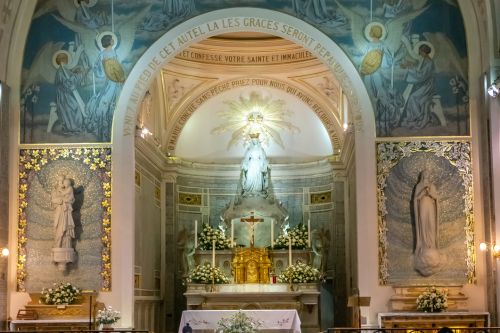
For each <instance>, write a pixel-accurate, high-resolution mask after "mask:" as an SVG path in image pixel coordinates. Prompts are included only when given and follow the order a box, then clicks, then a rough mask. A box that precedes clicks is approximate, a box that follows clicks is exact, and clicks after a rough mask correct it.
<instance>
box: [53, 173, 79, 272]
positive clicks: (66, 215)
mask: <svg viewBox="0 0 500 333" xmlns="http://www.w3.org/2000/svg"><path fill="white" fill-rule="evenodd" d="M74 202H75V195H74V190H73V186H72V184H71V179H69V178H66V176H63V175H61V176H59V177H58V180H57V185H56V187H55V189H54V190H53V191H52V193H51V204H52V206H53V207H54V206H55V211H54V239H55V242H54V247H53V248H52V261H54V262H55V263H56V264H57V267H58V269H59V270H60V271H65V270H66V264H67V263H70V262H74V261H75V257H76V253H75V250H74V248H73V239H75V222H74V220H73V216H72V213H73V203H74Z"/></svg>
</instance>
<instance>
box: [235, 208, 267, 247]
mask: <svg viewBox="0 0 500 333" xmlns="http://www.w3.org/2000/svg"><path fill="white" fill-rule="evenodd" d="M254 214H255V213H254V212H251V213H250V217H242V218H241V219H240V221H241V222H246V223H249V224H250V247H253V246H254V244H255V223H256V222H264V219H262V218H257V217H255V216H254Z"/></svg>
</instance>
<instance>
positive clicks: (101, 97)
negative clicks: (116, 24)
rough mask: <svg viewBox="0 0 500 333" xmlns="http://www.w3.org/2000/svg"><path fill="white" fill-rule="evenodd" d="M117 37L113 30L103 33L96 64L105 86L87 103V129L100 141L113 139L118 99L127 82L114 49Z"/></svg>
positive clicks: (97, 75) (96, 72) (95, 68)
mask: <svg viewBox="0 0 500 333" xmlns="http://www.w3.org/2000/svg"><path fill="white" fill-rule="evenodd" d="M115 39H116V37H115V36H114V34H113V33H112V32H105V33H103V34H101V38H100V43H101V47H102V50H101V52H100V53H99V56H98V57H97V60H96V62H95V64H94V74H95V77H97V78H100V79H104V86H103V87H102V88H101V89H100V90H99V92H98V93H96V94H94V95H93V96H92V97H91V98H90V100H89V101H88V103H87V107H86V108H87V113H88V119H87V121H86V129H87V131H89V132H90V133H94V134H95V135H96V136H97V138H98V139H99V141H110V140H111V124H112V122H113V113H114V110H115V106H116V100H117V99H118V96H119V94H120V89H121V85H122V84H123V82H125V71H124V70H123V67H122V65H121V63H120V61H119V60H118V55H117V54H116V52H115V50H114V46H115Z"/></svg>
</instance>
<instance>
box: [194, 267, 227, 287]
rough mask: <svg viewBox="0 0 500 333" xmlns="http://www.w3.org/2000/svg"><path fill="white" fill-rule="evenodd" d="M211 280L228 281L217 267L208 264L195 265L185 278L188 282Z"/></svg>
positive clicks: (219, 282) (217, 282)
mask: <svg viewBox="0 0 500 333" xmlns="http://www.w3.org/2000/svg"><path fill="white" fill-rule="evenodd" d="M212 280H213V282H214V283H216V284H223V283H229V282H230V281H229V278H228V277H227V276H226V275H225V274H224V272H222V271H221V269H220V268H219V267H212V265H210V264H207V265H198V266H196V267H195V268H194V269H193V270H192V271H191V272H189V275H188V276H187V278H186V282H188V283H212Z"/></svg>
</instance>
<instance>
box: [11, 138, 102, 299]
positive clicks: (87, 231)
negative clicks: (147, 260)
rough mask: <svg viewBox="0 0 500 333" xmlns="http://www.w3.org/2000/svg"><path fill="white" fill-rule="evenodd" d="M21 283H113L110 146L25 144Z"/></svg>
mask: <svg viewBox="0 0 500 333" xmlns="http://www.w3.org/2000/svg"><path fill="white" fill-rule="evenodd" d="M19 169H20V173H19V220H18V260H17V287H18V290H20V291H28V292H40V291H41V290H42V288H48V287H51V286H52V283H54V282H57V281H63V282H67V281H71V283H73V284H74V285H76V286H77V287H79V288H82V289H87V290H104V291H107V290H110V288H111V256H110V255H111V149H109V148H81V149H80V148H75V149H53V148H50V149H23V150H21V151H20V160H19Z"/></svg>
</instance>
